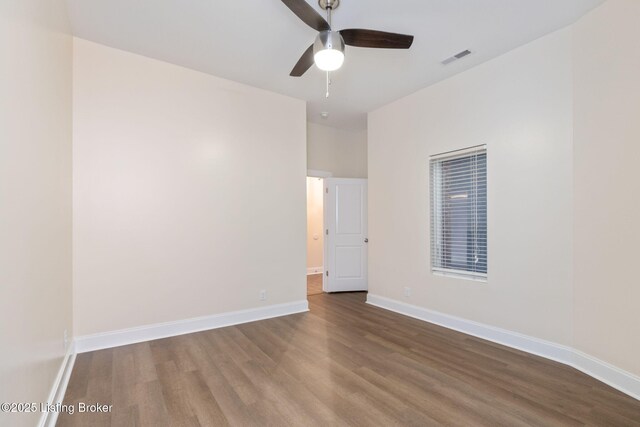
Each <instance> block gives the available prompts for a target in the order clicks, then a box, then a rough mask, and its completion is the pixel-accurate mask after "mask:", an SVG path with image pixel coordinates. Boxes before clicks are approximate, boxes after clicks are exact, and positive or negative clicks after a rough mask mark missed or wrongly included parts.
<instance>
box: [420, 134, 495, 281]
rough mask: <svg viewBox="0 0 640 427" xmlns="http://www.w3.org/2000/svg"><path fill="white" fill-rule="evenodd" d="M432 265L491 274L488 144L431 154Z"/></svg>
mask: <svg viewBox="0 0 640 427" xmlns="http://www.w3.org/2000/svg"><path fill="white" fill-rule="evenodd" d="M430 168H431V269H432V271H433V272H434V273H439V274H445V275H455V276H463V277H467V278H471V279H476V280H486V277H487V151H486V146H479V147H473V148H469V149H466V150H460V151H455V152H451V153H445V154H441V155H437V156H432V157H431V161H430Z"/></svg>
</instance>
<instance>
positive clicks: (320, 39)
mask: <svg viewBox="0 0 640 427" xmlns="http://www.w3.org/2000/svg"><path fill="white" fill-rule="evenodd" d="M327 49H334V50H339V51H340V52H344V40H343V39H342V36H341V35H340V33H339V32H337V31H320V33H318V36H317V37H316V41H315V42H314V43H313V53H314V54H316V53H318V52H319V51H321V50H327Z"/></svg>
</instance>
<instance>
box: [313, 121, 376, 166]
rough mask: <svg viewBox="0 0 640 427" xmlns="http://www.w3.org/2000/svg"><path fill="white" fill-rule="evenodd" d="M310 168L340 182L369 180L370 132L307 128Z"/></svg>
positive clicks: (324, 127)
mask: <svg viewBox="0 0 640 427" xmlns="http://www.w3.org/2000/svg"><path fill="white" fill-rule="evenodd" d="M307 168H308V169H314V170H322V171H327V172H331V173H332V174H333V176H334V177H339V178H366V177H367V131H366V130H363V131H350V130H343V129H336V128H332V127H329V126H323V125H319V124H316V123H311V122H309V123H308V124H307Z"/></svg>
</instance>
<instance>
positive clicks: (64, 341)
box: [62, 329, 69, 351]
mask: <svg viewBox="0 0 640 427" xmlns="http://www.w3.org/2000/svg"><path fill="white" fill-rule="evenodd" d="M68 345H69V336H68V333H67V330H66V329H65V330H64V333H63V334H62V348H63V349H64V351H67V346H68Z"/></svg>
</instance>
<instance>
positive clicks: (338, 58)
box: [313, 30, 344, 71]
mask: <svg viewBox="0 0 640 427" xmlns="http://www.w3.org/2000/svg"><path fill="white" fill-rule="evenodd" d="M313 60H314V62H315V63H316V66H317V67H318V68H320V69H321V70H322V71H335V70H337V69H338V68H340V67H342V64H343V63H344V40H343V39H342V36H341V35H340V33H339V32H337V31H330V30H329V31H321V32H320V33H319V34H318V36H317V37H316V41H315V43H314V44H313Z"/></svg>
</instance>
